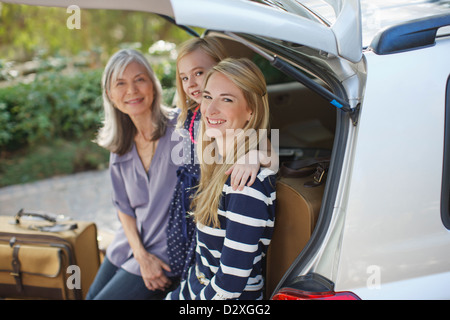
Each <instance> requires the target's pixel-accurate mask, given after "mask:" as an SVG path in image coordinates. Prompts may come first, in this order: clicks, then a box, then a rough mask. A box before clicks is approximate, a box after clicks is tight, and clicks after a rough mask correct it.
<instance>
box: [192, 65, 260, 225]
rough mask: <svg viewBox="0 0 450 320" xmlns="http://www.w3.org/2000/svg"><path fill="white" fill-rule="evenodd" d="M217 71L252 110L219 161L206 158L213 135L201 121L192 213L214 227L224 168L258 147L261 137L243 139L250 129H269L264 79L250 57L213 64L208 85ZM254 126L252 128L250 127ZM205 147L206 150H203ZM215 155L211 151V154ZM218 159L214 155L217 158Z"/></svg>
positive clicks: (224, 178) (206, 80) (223, 182)
mask: <svg viewBox="0 0 450 320" xmlns="http://www.w3.org/2000/svg"><path fill="white" fill-rule="evenodd" d="M215 72H219V73H221V74H223V75H225V76H226V77H227V78H229V79H230V80H231V81H232V82H233V83H234V84H235V85H236V86H237V87H238V88H239V89H240V90H241V91H242V93H243V95H244V98H245V99H246V101H247V105H248V107H249V109H250V110H251V112H252V116H251V118H250V120H249V121H248V122H247V123H246V125H245V127H244V128H242V130H241V132H240V134H238V135H237V136H236V137H235V138H236V139H234V148H230V149H231V150H228V151H227V153H226V154H225V156H224V158H223V159H222V161H214V162H212V163H211V161H206V160H207V159H206V157H205V156H206V153H207V152H208V151H207V150H211V146H212V144H214V143H215V140H214V139H208V138H207V137H206V136H205V131H206V129H205V125H204V118H203V117H202V122H201V125H200V136H199V142H198V146H197V148H198V155H199V160H200V170H201V174H200V183H199V186H198V189H197V193H196V195H195V197H194V198H193V200H192V208H193V211H194V217H195V220H196V221H197V222H200V223H201V224H203V225H209V226H213V227H218V226H219V218H218V209H219V204H220V200H221V197H222V190H223V186H224V184H225V182H226V180H227V178H228V176H227V175H226V174H225V172H226V171H227V170H228V169H229V168H230V167H231V166H232V165H233V164H234V163H235V162H236V160H237V159H239V158H241V157H242V156H243V155H245V154H247V153H248V152H249V150H253V149H257V148H258V144H259V142H260V141H261V139H267V136H266V137H265V138H264V137H257V139H252V138H250V139H248V140H246V136H247V133H248V132H249V131H251V132H254V133H259V130H261V129H265V130H267V129H268V125H269V102H268V98H267V91H266V90H267V88H266V81H265V79H264V76H263V74H262V72H261V71H260V70H259V68H258V67H257V66H256V65H255V64H254V63H253V62H251V61H250V60H249V59H246V58H241V59H232V58H227V59H225V60H222V61H221V62H220V63H219V64H217V65H216V66H215V67H213V68H212V70H211V71H210V72H209V73H208V75H207V76H206V78H205V83H204V86H206V85H207V83H208V81H209V79H210V77H211V75H212V74H213V73H215ZM250 129H253V130H250ZM206 149H207V150H206ZM213 156H214V155H213ZM216 160H217V159H216Z"/></svg>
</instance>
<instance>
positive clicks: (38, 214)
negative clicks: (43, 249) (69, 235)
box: [15, 209, 78, 232]
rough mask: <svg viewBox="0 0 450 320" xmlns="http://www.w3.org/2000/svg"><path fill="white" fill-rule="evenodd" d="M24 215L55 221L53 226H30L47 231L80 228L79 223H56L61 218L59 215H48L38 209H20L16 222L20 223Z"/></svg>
mask: <svg viewBox="0 0 450 320" xmlns="http://www.w3.org/2000/svg"><path fill="white" fill-rule="evenodd" d="M23 216H32V217H37V218H41V219H44V220H46V221H49V222H52V223H53V225H51V226H30V227H31V229H37V230H41V231H47V232H59V231H67V230H75V229H77V228H78V225H77V224H76V223H72V224H56V222H58V221H59V220H61V219H58V218H57V216H53V215H48V214H45V213H42V212H38V211H24V209H20V210H19V212H17V214H16V216H15V224H20V218H21V217H23Z"/></svg>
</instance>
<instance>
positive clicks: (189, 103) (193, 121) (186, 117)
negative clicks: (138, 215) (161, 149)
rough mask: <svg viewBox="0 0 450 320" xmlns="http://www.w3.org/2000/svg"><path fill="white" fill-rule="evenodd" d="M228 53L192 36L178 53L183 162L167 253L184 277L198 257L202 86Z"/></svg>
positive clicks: (174, 269) (172, 207)
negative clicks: (194, 212)
mask: <svg viewBox="0 0 450 320" xmlns="http://www.w3.org/2000/svg"><path fill="white" fill-rule="evenodd" d="M225 57H226V54H225V50H224V49H223V47H222V45H221V44H220V42H218V41H217V40H216V39H215V38H207V37H206V38H193V39H191V40H189V41H187V42H185V43H183V44H182V45H181V47H180V49H179V51H178V57H177V78H176V84H177V86H176V87H177V95H178V101H177V106H178V108H179V109H180V113H179V115H178V120H177V128H178V129H179V131H180V132H181V136H182V137H183V159H182V163H183V165H182V166H180V167H179V169H178V171H177V175H178V182H177V185H176V186H175V192H174V194H173V197H172V202H171V205H170V207H169V213H170V217H169V227H168V229H167V241H168V255H169V262H170V268H171V270H172V272H173V273H174V274H176V275H178V276H180V277H181V278H182V279H184V278H185V277H186V271H187V270H188V268H189V267H190V266H191V265H192V264H193V261H194V258H195V252H194V251H195V224H194V223H193V221H192V219H191V218H189V217H188V215H189V211H190V206H191V197H192V196H193V194H194V192H195V187H196V186H197V185H198V181H199V176H200V166H199V164H198V160H197V159H196V156H195V154H196V152H195V145H196V140H195V139H196V136H197V134H196V132H197V129H198V122H199V120H200V102H201V99H202V94H201V89H202V85H203V79H204V77H205V75H206V73H207V72H208V71H209V70H210V69H211V68H212V67H213V66H214V65H216V64H217V63H218V62H219V61H220V60H222V59H224V58H225Z"/></svg>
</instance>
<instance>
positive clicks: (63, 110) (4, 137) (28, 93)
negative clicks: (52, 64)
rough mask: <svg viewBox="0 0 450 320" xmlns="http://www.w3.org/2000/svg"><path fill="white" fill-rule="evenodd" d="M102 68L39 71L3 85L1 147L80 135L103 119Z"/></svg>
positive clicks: (20, 145) (0, 94)
mask: <svg viewBox="0 0 450 320" xmlns="http://www.w3.org/2000/svg"><path fill="white" fill-rule="evenodd" d="M101 73H102V70H89V71H83V72H81V71H76V72H74V73H73V74H71V75H63V74H61V73H60V72H58V71H51V72H47V73H43V74H37V76H36V78H35V80H34V81H32V82H31V83H29V84H23V83H20V84H17V85H14V86H9V87H6V88H1V89H0V148H1V149H2V150H8V151H13V150H17V149H19V148H23V147H25V146H28V145H34V144H39V143H43V142H46V141H50V140H52V139H54V138H65V139H69V140H71V139H74V140H75V139H78V138H80V137H82V136H83V135H85V134H86V133H87V132H95V131H96V130H97V128H98V126H99V124H100V121H101V112H102V101H101V88H100V79H101Z"/></svg>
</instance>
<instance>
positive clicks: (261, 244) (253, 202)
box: [166, 168, 276, 300]
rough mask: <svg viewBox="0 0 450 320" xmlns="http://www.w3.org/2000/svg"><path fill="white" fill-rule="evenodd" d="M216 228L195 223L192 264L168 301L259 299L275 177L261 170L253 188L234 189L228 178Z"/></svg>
mask: <svg viewBox="0 0 450 320" xmlns="http://www.w3.org/2000/svg"><path fill="white" fill-rule="evenodd" d="M222 195H223V196H222V199H221V203H220V206H219V210H218V214H219V221H220V227H218V228H213V227H209V226H204V225H201V224H199V223H198V224H197V247H196V264H195V266H192V267H191V268H190V269H189V273H188V277H187V279H186V280H184V281H182V282H181V284H180V286H179V287H178V288H177V289H176V290H175V291H173V292H172V293H170V294H169V295H168V296H167V297H166V299H192V300H194V299H202V300H214V299H245V300H254V299H262V294H263V286H264V279H263V277H262V268H263V257H264V256H265V254H266V252H267V248H268V246H269V244H270V240H271V238H272V233H273V227H274V221H275V198H276V193H275V174H274V173H273V172H272V171H271V170H269V169H267V168H263V169H261V170H260V171H259V174H258V176H257V179H256V180H255V182H254V183H253V185H252V186H250V187H248V186H245V187H244V190H242V191H239V190H236V191H234V190H233V189H232V187H231V185H230V179H228V180H227V181H226V183H225V185H224V187H223V192H222Z"/></svg>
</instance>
